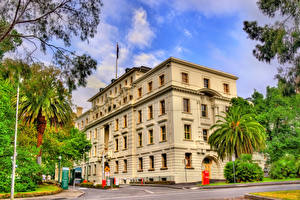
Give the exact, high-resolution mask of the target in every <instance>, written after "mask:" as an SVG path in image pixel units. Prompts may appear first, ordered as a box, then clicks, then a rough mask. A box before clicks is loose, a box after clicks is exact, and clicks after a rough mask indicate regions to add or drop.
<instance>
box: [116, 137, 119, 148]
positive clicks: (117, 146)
mask: <svg viewBox="0 0 300 200" xmlns="http://www.w3.org/2000/svg"><path fill="white" fill-rule="evenodd" d="M115 151H119V139H115Z"/></svg>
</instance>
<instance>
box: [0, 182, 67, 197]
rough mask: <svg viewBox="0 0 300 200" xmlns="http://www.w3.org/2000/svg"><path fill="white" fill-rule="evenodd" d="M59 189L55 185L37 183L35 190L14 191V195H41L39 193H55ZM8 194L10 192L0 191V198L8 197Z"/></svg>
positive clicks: (59, 189)
mask: <svg viewBox="0 0 300 200" xmlns="http://www.w3.org/2000/svg"><path fill="white" fill-rule="evenodd" d="M61 190H62V189H61V188H60V187H58V186H56V185H48V184H43V185H39V186H38V187H37V189H36V190H35V191H29V192H16V193H15V197H33V196H41V195H51V194H56V193H58V192H59V191H61ZM9 196H10V193H0V199H1V198H8V197H9Z"/></svg>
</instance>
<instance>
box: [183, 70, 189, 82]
mask: <svg viewBox="0 0 300 200" xmlns="http://www.w3.org/2000/svg"><path fill="white" fill-rule="evenodd" d="M181 76H182V82H183V83H186V84H187V83H189V75H188V74H187V73H184V72H183V73H181Z"/></svg>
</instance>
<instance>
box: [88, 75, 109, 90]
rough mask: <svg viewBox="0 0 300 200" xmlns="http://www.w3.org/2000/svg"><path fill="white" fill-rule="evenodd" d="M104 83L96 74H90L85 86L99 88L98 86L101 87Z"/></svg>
mask: <svg viewBox="0 0 300 200" xmlns="http://www.w3.org/2000/svg"><path fill="white" fill-rule="evenodd" d="M105 86H106V84H105V83H103V82H102V81H100V80H99V78H97V77H96V76H93V75H92V76H90V77H89V78H88V79H87V87H88V88H94V89H97V90H98V89H99V88H102V87H105Z"/></svg>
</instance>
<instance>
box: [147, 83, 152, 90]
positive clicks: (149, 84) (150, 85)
mask: <svg viewBox="0 0 300 200" xmlns="http://www.w3.org/2000/svg"><path fill="white" fill-rule="evenodd" d="M151 91H152V81H150V82H149V83H148V92H151Z"/></svg>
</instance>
